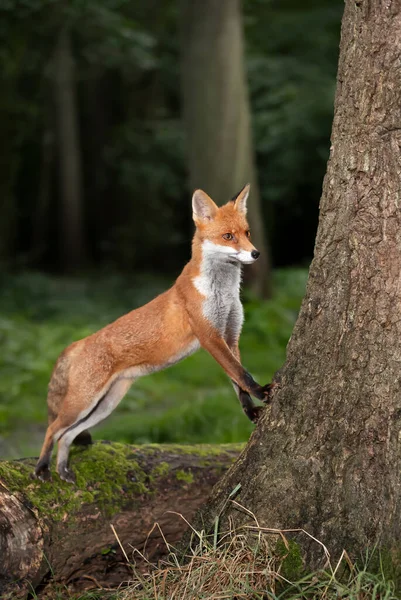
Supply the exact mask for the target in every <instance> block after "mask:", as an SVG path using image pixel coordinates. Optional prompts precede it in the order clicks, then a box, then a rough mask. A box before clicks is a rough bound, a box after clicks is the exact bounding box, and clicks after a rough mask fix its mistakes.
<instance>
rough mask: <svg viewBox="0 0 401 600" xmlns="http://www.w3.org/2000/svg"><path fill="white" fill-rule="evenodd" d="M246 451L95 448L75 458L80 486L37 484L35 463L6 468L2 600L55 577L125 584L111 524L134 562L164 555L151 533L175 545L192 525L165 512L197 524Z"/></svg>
mask: <svg viewBox="0 0 401 600" xmlns="http://www.w3.org/2000/svg"><path fill="white" fill-rule="evenodd" d="M240 447H241V446H240V445H223V446H207V445H204V446H174V445H171V446H159V445H150V446H127V445H123V444H111V443H106V442H103V443H97V444H95V445H94V446H92V447H91V448H90V449H82V448H81V449H75V450H74V451H73V453H72V457H71V461H72V463H73V468H74V470H75V472H76V474H77V482H78V483H77V485H76V486H74V485H68V484H66V483H65V482H63V481H61V480H60V479H59V477H58V476H57V475H55V476H54V478H53V481H52V482H49V483H43V482H40V481H38V480H34V479H32V476H31V474H32V472H33V468H34V464H35V460H33V459H26V460H22V461H13V462H0V557H1V560H0V597H1V598H2V600H7V599H9V598H10V599H11V598H20V597H22V598H23V597H25V596H26V594H27V593H28V591H30V590H32V587H33V588H35V587H36V586H37V585H38V584H39V583H40V582H41V581H42V580H43V578H44V577H45V576H46V575H47V574H48V573H49V572H50V570H51V572H52V576H53V577H54V578H55V580H56V581H59V582H60V581H61V582H63V583H71V582H77V581H80V582H81V587H82V580H85V579H86V581H87V582H89V583H87V585H86V587H94V584H93V582H94V581H96V582H97V583H103V584H104V585H105V586H107V587H110V586H112V585H113V584H114V585H118V584H120V583H122V582H123V581H125V580H127V579H129V575H130V569H131V567H130V566H129V565H128V564H127V562H126V560H125V559H124V557H123V555H122V553H121V551H120V548H119V545H118V543H117V540H116V538H115V536H114V534H113V531H112V529H111V527H110V525H111V524H113V525H114V527H115V529H116V531H117V534H118V536H119V539H120V541H121V543H122V545H123V547H124V548H125V550H126V553H127V555H128V556H129V557H130V558H132V548H138V549H139V550H140V551H141V552H143V553H145V554H146V555H147V556H148V557H150V558H152V559H155V558H157V557H158V556H159V555H161V554H164V553H166V546H165V544H164V542H163V539H162V536H161V533H160V530H159V529H158V528H156V529H155V530H154V531H153V533H152V534H151V535H150V536H149V537H148V534H149V532H150V530H151V529H152V526H153V524H154V523H155V522H156V521H157V522H158V524H159V526H160V529H161V530H162V531H163V535H164V536H165V538H166V539H167V541H168V542H169V543H171V544H174V543H176V542H177V540H179V539H180V538H181V536H182V534H183V532H184V530H185V528H186V524H185V521H184V520H183V519H182V518H181V517H179V516H177V515H173V514H171V513H169V512H168V511H176V512H178V513H181V514H182V515H183V516H184V517H185V518H186V519H189V520H191V519H192V517H193V515H194V513H195V511H196V510H197V509H198V508H199V507H200V506H201V504H202V503H203V502H204V501H205V499H206V498H207V496H208V494H209V493H210V491H211V489H212V486H213V485H214V484H215V483H216V481H217V480H218V479H219V478H220V477H221V475H222V474H223V472H224V471H225V470H226V469H227V468H228V466H229V465H231V464H232V462H233V460H234V459H235V458H236V457H237V456H238V453H239V451H240ZM138 557H139V555H138V554H136V555H135V562H136V563H138ZM31 586H32V587H31Z"/></svg>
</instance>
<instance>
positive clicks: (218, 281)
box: [193, 244, 243, 337]
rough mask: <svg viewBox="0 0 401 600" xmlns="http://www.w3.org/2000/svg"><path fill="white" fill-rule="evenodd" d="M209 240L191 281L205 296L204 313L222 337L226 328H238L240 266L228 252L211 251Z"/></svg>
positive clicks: (240, 315)
mask: <svg viewBox="0 0 401 600" xmlns="http://www.w3.org/2000/svg"><path fill="white" fill-rule="evenodd" d="M211 246H213V245H212V244H209V246H207V247H206V248H203V254H202V265H201V272H200V275H199V276H198V277H195V278H194V280H193V283H194V285H195V287H196V289H197V290H198V292H200V293H201V294H202V296H203V297H204V300H203V304H202V312H203V316H204V317H205V318H206V319H207V320H208V321H210V323H212V325H213V326H214V327H216V329H217V330H218V331H219V332H220V333H221V334H222V335H223V336H224V337H225V336H226V334H227V331H228V329H230V330H231V331H234V332H237V333H238V334H239V333H240V331H241V328H242V323H243V310H242V305H241V301H240V297H239V292H240V284H241V266H240V264H239V263H234V262H229V261H228V260H227V255H224V254H223V255H222V254H219V253H214V252H213V248H211Z"/></svg>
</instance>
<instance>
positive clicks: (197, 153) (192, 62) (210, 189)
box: [182, 0, 270, 296]
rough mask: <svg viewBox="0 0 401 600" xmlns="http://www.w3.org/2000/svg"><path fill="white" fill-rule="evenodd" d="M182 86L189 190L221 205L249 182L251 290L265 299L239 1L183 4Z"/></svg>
mask: <svg viewBox="0 0 401 600" xmlns="http://www.w3.org/2000/svg"><path fill="white" fill-rule="evenodd" d="M183 32H184V35H183V40H182V57H183V58H182V87H183V103H184V121H185V127H186V132H187V148H188V163H189V171H190V185H191V188H192V189H195V188H198V187H200V188H202V189H204V190H205V191H206V192H207V193H208V194H209V195H210V196H211V197H212V198H213V199H214V200H215V201H216V202H217V203H220V204H221V203H223V202H227V201H228V200H229V199H230V198H231V197H232V196H233V194H234V193H236V192H238V191H239V190H240V189H242V188H243V186H244V185H245V184H246V183H248V182H249V183H251V195H250V198H249V201H248V206H249V208H248V218H249V224H250V227H251V230H252V239H253V242H254V244H255V246H256V247H257V248H258V250H260V252H261V256H260V259H259V260H258V261H257V263H255V265H254V266H253V271H252V278H251V281H250V283H251V287H252V289H253V290H254V292H255V293H256V294H258V295H264V296H266V295H268V293H269V285H270V262H269V255H268V248H267V243H266V240H265V231H264V228H263V219H262V214H261V206H260V194H259V186H258V181H257V176H256V170H255V161H254V152H253V145H252V132H251V124H250V108H249V99H248V92H247V84H246V77H245V69H244V58H243V54H244V48H243V46H244V44H243V35H242V20H241V8H240V1H239V0H186V2H185V5H184V10H183Z"/></svg>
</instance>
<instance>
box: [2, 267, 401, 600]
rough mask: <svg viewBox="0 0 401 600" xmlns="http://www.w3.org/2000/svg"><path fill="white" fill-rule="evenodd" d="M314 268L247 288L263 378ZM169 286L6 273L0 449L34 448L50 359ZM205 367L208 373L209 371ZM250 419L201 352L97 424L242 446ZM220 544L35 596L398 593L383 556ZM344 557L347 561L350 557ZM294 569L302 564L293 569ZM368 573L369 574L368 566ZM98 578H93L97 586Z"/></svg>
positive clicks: (22, 452) (151, 598)
mask: <svg viewBox="0 0 401 600" xmlns="http://www.w3.org/2000/svg"><path fill="white" fill-rule="evenodd" d="M306 277H307V272H306V270H303V269H283V270H278V271H276V272H275V273H274V290H275V291H274V295H273V298H272V299H271V300H268V301H265V302H258V301H256V300H254V299H252V298H250V297H248V296H247V294H246V293H245V294H244V305H245V325H244V329H243V334H242V337H241V352H242V360H243V364H244V365H245V366H246V367H247V368H248V369H249V370H250V371H251V373H252V374H253V375H254V377H255V378H256V379H257V380H258V381H260V383H262V384H264V383H267V382H268V381H270V380H271V378H272V376H273V374H274V372H275V371H276V370H277V369H278V368H280V367H281V366H282V364H283V362H284V360H285V349H286V345H287V342H288V339H289V337H290V335H291V331H292V328H293V325H294V323H295V320H296V316H297V313H298V310H299V307H300V303H301V300H302V297H303V295H304V291H305V283H306ZM170 284H171V282H170V281H167V280H162V279H157V278H153V277H145V276H140V277H132V278H130V279H129V280H127V278H126V277H124V278H123V277H121V276H115V277H110V276H103V277H99V276H96V277H86V278H79V279H77V278H75V279H67V278H57V277H50V276H45V275H43V274H38V273H36V274H35V273H34V274H32V273H25V274H19V275H13V276H5V275H3V276H2V278H0V347H1V349H2V351H1V353H0V372H1V378H0V457H1V458H19V457H22V456H32V455H33V456H35V455H37V454H38V453H39V450H40V446H41V443H42V439H43V434H44V431H45V427H46V388H47V383H48V380H49V377H50V374H51V370H52V368H53V365H54V362H55V360H56V358H57V356H58V354H59V353H60V352H61V350H62V349H63V348H64V347H65V346H67V345H68V344H70V343H71V342H72V341H74V340H77V339H80V338H82V337H84V336H86V335H89V334H91V333H92V332H94V331H96V330H97V329H99V328H100V327H102V326H104V325H106V324H107V323H110V322H111V321H113V320H114V319H116V318H118V317H119V316H120V315H122V314H124V313H126V312H128V311H129V310H132V309H133V308H135V307H137V306H140V305H141V304H143V303H145V302H146V301H148V300H150V299H151V298H153V297H154V296H155V295H156V294H157V293H160V292H161V291H163V290H164V289H166V288H167V287H168V286H169V285H170ZM206 373H207V378H206V377H205V374H206ZM252 428H253V425H252V424H251V423H250V422H249V421H248V420H247V419H246V418H245V417H244V415H243V413H242V411H241V409H240V407H239V405H238V402H237V400H236V398H235V395H234V392H233V390H232V388H231V385H230V383H229V382H228V380H227V377H226V376H225V374H224V372H223V371H222V369H221V368H220V367H219V365H217V364H216V363H215V362H214V361H213V359H211V358H210V356H208V355H207V354H206V353H205V352H203V351H200V352H198V353H196V354H195V355H194V356H192V357H190V358H188V359H186V360H185V361H183V362H181V363H180V364H178V365H176V366H174V367H172V368H170V369H167V370H166V371H162V372H160V373H157V374H153V375H151V376H149V377H144V378H142V379H139V380H138V381H137V382H136V383H135V385H133V386H132V388H131V390H130V391H129V393H128V394H127V396H126V398H125V399H124V400H123V402H122V403H121V405H120V406H119V407H118V408H117V409H116V411H115V412H114V413H113V414H112V415H111V416H110V417H109V418H108V419H107V420H106V421H105V422H104V423H103V424H101V425H99V427H98V428H97V429H96V430H95V432H94V434H95V435H94V437H95V438H97V439H110V440H116V441H122V442H130V443H149V442H167V443H168V442H179V443H197V442H211V443H214V444H216V443H224V442H241V441H246V440H247V439H248V437H249V435H250V432H251V431H252ZM224 539H225V543H223V544H217V545H216V543H215V542H216V540H215V541H214V543H210V542H208V541H207V540H205V539H204V537H203V536H202V535H201V534H199V540H200V541H199V544H198V546H197V547H196V551H195V553H194V555H193V556H191V557H190V560H189V562H188V563H187V564H184V565H182V564H178V563H177V562H176V558H175V554H174V553H172V554H171V555H170V557H169V558H168V559H167V562H165V563H164V564H161V565H159V566H158V567H156V566H154V567H151V566H150V568H149V573H148V574H147V575H143V574H138V573H136V572H135V567H134V565H133V566H132V570H133V577H132V582H131V583H130V586H129V587H125V588H122V589H121V590H120V591H110V592H108V591H107V590H98V591H87V592H81V593H80V594H76V593H75V592H74V591H72V590H71V589H69V588H68V587H64V586H61V587H60V586H54V584H51V583H50V584H48V585H47V586H45V588H44V589H43V590H41V591H40V592H39V591H38V595H36V594H35V593H34V594H33V595H32V598H33V599H36V598H38V599H39V600H49V599H51V600H64V599H69V600H72V599H73V598H74V599H76V600H78V599H79V600H95V599H102V600H106V599H108V600H170V599H172V598H174V599H175V600H195V599H198V598H199V599H201V598H202V599H209V600H217V599H219V600H221V599H223V598H226V599H234V598H235V599H238V600H240V599H246V600H248V599H252V600H262V599H267V598H269V599H270V600H284V599H285V600H300V599H316V600H320V599H321V600H323V599H324V600H334V599H337V598H347V600H373V599H375V600H379V599H380V600H395V599H397V598H401V595H400V594H399V593H397V592H396V591H395V585H394V583H393V581H392V580H391V577H390V578H389V577H388V574H387V573H385V572H384V570H383V566H382V564H381V562H380V560H379V561H378V560H375V561H374V562H375V565H376V566H375V568H374V569H372V568H370V566H371V564H372V563H370V564H369V560H368V557H365V562H363V561H362V563H361V564H360V565H359V566H355V565H352V564H351V563H350V562H349V560H348V558H347V557H345V563H344V561H343V563H344V564H345V565H346V569H345V571H344V569H342V575H341V577H340V576H339V571H338V568H339V565H328V566H327V568H326V569H325V570H324V571H321V572H319V573H312V574H311V573H305V572H303V570H302V564H301V563H300V561H299V560H298V559H297V557H296V556H295V557H294V556H293V555H292V553H291V552H290V551H289V550H291V549H290V548H289V547H288V548H287V547H286V545H285V543H284V546H283V552H282V553H281V556H280V553H279V554H277V545H276V546H275V547H274V548H271V547H270V546H269V541H268V540H266V539H265V532H262V531H260V532H257V531H256V533H255V537H254V538H251V539H250V538H249V536H246V537H244V536H243V535H242V534H241V533H240V534H238V533H237V532H229V534H228V535H226V536H225V537H224ZM343 563H342V566H344V564H343ZM294 569H295V570H294ZM369 570H370V571H373V572H374V574H372V573H370V572H369ZM92 585H93V582H92Z"/></svg>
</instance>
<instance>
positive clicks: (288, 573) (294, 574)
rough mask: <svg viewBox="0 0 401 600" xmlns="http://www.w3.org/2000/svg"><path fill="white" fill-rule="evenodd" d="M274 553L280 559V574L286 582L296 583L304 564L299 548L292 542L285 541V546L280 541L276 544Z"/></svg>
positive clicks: (301, 573)
mask: <svg viewBox="0 0 401 600" xmlns="http://www.w3.org/2000/svg"><path fill="white" fill-rule="evenodd" d="M276 553H277V554H278V556H279V557H282V562H281V574H282V575H283V577H285V578H286V579H288V581H297V580H298V579H300V578H301V577H302V575H303V573H304V570H305V569H304V562H303V559H302V552H301V547H300V545H299V544H297V542H295V541H294V540H287V546H286V545H285V544H284V542H283V540H282V539H279V540H278V542H277V544H276Z"/></svg>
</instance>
